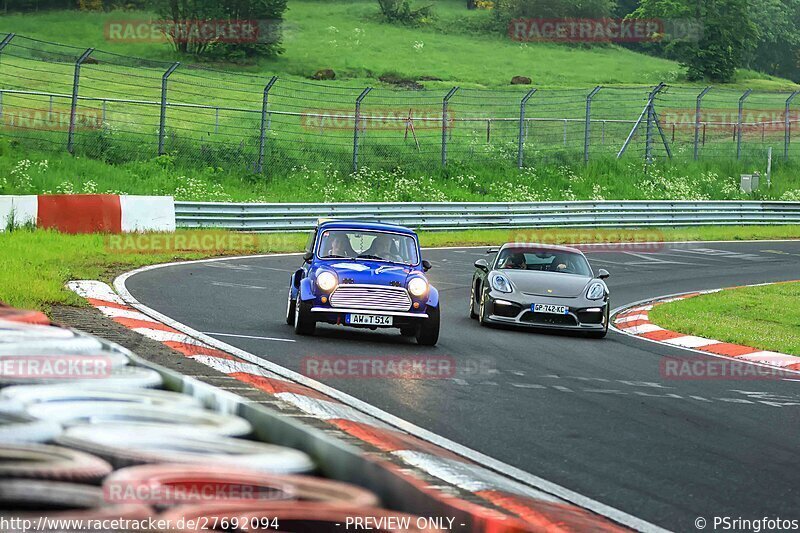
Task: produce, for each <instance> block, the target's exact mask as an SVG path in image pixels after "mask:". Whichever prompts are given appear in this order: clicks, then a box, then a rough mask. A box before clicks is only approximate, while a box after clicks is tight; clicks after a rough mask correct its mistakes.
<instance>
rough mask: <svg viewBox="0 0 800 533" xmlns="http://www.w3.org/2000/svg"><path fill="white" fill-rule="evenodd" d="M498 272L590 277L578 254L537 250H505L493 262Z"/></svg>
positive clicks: (589, 270)
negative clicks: (553, 273) (529, 272)
mask: <svg viewBox="0 0 800 533" xmlns="http://www.w3.org/2000/svg"><path fill="white" fill-rule="evenodd" d="M495 268H496V269H498V270H538V271H544V272H560V273H562V274H577V275H580V276H591V275H592V269H591V267H589V262H588V261H586V258H585V257H584V256H583V255H581V254H578V253H575V252H569V251H563V250H546V249H537V248H505V249H503V250H501V251H500V253H499V254H498V256H497V261H496V262H495Z"/></svg>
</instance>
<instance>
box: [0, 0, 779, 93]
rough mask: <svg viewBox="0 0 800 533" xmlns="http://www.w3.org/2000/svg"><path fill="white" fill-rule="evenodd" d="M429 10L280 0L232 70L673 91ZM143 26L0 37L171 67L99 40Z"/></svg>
mask: <svg viewBox="0 0 800 533" xmlns="http://www.w3.org/2000/svg"><path fill="white" fill-rule="evenodd" d="M433 4H434V12H435V14H436V18H435V19H434V20H433V22H431V23H430V24H429V25H428V26H427V27H422V28H408V27H402V26H394V25H389V24H384V23H382V22H380V20H379V17H378V8H377V3H376V2H375V0H351V1H350V2H345V1H337V2H327V1H324V0H322V1H314V0H290V1H289V9H288V11H287V13H286V35H285V40H284V47H285V49H286V52H285V53H284V54H283V55H282V56H280V57H279V58H277V59H274V60H263V61H261V62H260V63H259V64H258V65H255V66H249V67H242V68H244V69H245V70H249V71H251V72H260V73H264V74H278V75H289V76H309V75H311V74H313V73H314V72H315V71H316V70H318V69H321V68H332V69H334V70H335V71H336V72H337V77H338V79H348V80H350V81H352V82H354V83H373V84H374V83H375V81H376V79H377V78H378V77H379V76H381V75H382V74H386V73H399V74H400V75H402V76H405V77H408V78H412V79H420V78H425V77H433V78H438V79H440V80H441V81H436V80H434V81H427V82H424V84H425V86H426V87H439V86H442V87H443V86H451V85H454V84H458V85H461V86H462V87H502V86H507V85H508V83H509V81H510V79H511V77H512V76H515V75H521V76H528V77H530V78H531V79H532V80H533V84H534V85H535V86H537V87H546V86H568V87H588V86H594V85H597V84H602V85H613V84H656V83H658V82H660V81H665V82H675V81H679V80H681V78H682V76H683V69H681V68H680V67H679V66H678V65H677V63H675V62H673V61H667V60H664V59H659V58H655V57H650V56H646V55H643V54H638V53H635V52H631V51H629V50H626V49H623V48H619V47H616V46H606V47H593V48H581V47H572V46H563V45H557V44H548V43H535V44H534V43H528V44H521V43H515V42H512V41H510V40H509V39H507V38H504V37H503V36H499V35H497V36H495V35H489V34H486V33H475V32H474V30H473V29H474V28H475V27H477V26H479V25H480V20H481V19H482V18H486V17H489V16H491V15H490V13H489V12H487V11H472V12H470V11H467V10H465V9H464V8H463V1H462V0H435V1H434V2H433ZM150 16H152V15H150V14H147V13H142V12H135V11H134V12H122V11H118V12H111V13H82V12H76V11H70V12H49V13H47V12H45V13H36V14H25V15H8V16H4V17H3V18H2V19H0V31H3V32H16V33H18V34H20V35H26V36H30V37H35V38H38V39H43V40H51V41H55V42H60V43H66V44H72V45H75V46H79V47H88V46H94V47H96V48H98V49H101V50H107V51H110V52H115V53H119V54H130V55H136V56H139V57H145V58H153V59H162V60H172V59H174V56H173V54H172V52H171V51H170V49H169V47H168V45H166V44H153V43H128V42H114V41H108V40H106V38H105V36H104V26H105V23H106V22H107V21H109V20H120V19H147V18H148V17H150ZM225 67H226V68H237V67H236V66H235V65H226V66H225ZM737 85H747V86H748V87H752V88H756V89H778V88H787V87H788V86H789V85H790V83H789V82H787V81H785V80H780V79H773V78H770V77H768V76H764V75H760V74H757V73H754V72H750V71H742V72H740V73H739V77H738V79H737Z"/></svg>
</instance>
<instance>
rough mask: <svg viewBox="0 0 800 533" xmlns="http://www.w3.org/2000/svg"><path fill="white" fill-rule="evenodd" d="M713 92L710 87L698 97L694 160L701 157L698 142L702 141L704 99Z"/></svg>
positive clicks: (695, 113) (695, 112) (695, 114)
mask: <svg viewBox="0 0 800 533" xmlns="http://www.w3.org/2000/svg"><path fill="white" fill-rule="evenodd" d="M710 90H711V86H710V85H709V86H708V87H706V88H705V89H703V90H702V91H700V94H698V95H697V105H696V107H695V109H694V160H695V161H697V159H698V158H699V157H700V146H699V145H698V141H699V140H700V107H701V105H702V101H703V97H704V96H705V95H706V93H708V91H710Z"/></svg>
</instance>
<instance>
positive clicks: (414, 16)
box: [378, 0, 433, 25]
mask: <svg viewBox="0 0 800 533" xmlns="http://www.w3.org/2000/svg"><path fill="white" fill-rule="evenodd" d="M378 4H379V5H380V6H381V13H383V16H384V18H386V20H387V21H389V22H395V23H400V24H408V25H416V24H420V23H423V22H425V21H426V20H428V19H430V18H431V17H432V16H433V7H432V6H424V7H419V8H416V9H412V7H411V3H410V2H409V0H378Z"/></svg>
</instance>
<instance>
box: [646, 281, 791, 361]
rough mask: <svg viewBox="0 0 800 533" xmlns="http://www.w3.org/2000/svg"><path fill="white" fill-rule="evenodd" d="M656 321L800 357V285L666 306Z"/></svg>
mask: <svg viewBox="0 0 800 533" xmlns="http://www.w3.org/2000/svg"><path fill="white" fill-rule="evenodd" d="M650 320H651V321H652V322H654V323H656V324H658V325H659V326H662V327H664V328H666V329H670V330H674V331H680V332H681V333H686V334H688V335H698V336H701V337H708V338H712V339H717V340H720V341H724V342H732V343H735V344H743V345H745V346H752V347H754V348H759V349H762V350H770V351H776V352H783V353H788V354H793V355H797V356H800V283H797V282H795V283H780V284H776V285H767V286H762V287H743V288H738V289H731V290H725V291H721V292H718V293H713V294H706V295H701V296H696V297H694V298H688V299H686V300H680V301H677V302H671V303H667V304H662V305H658V306H656V307H654V308H653V309H652V310H651V311H650ZM799 361H800V360H799Z"/></svg>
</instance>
